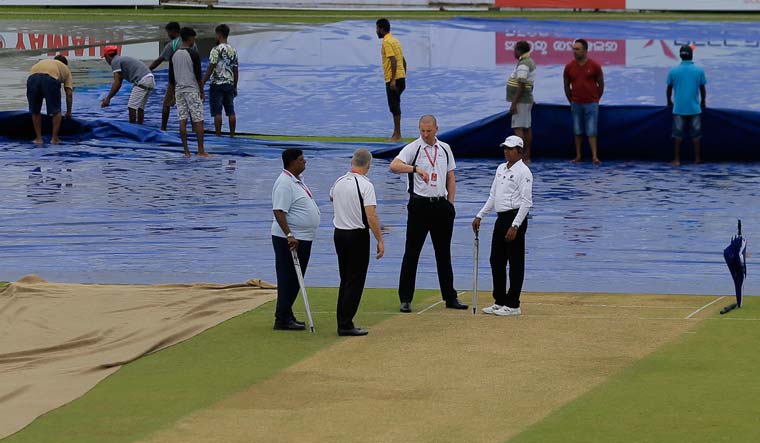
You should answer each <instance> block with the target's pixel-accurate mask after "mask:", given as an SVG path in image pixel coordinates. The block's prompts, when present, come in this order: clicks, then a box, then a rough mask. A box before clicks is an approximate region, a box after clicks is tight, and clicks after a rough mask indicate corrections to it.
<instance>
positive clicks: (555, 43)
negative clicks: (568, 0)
mask: <svg viewBox="0 0 760 443" xmlns="http://www.w3.org/2000/svg"><path fill="white" fill-rule="evenodd" d="M520 40H525V41H527V42H528V43H530V47H531V58H532V59H533V61H534V62H535V63H536V64H537V65H564V64H566V63H568V62H569V61H570V60H572V59H573V42H574V39H568V38H560V37H551V36H549V35H546V34H542V33H535V34H531V35H523V34H518V33H515V32H509V31H508V32H503V33H497V34H496V64H498V65H504V64H511V63H515V62H516V60H515V56H514V49H515V44H516V43H517V42H518V41H520ZM588 52H589V57H591V58H593V59H594V60H596V61H597V62H599V63H600V64H602V65H625V40H619V39H599V40H588Z"/></svg>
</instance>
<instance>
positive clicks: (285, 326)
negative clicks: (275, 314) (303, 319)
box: [272, 320, 306, 331]
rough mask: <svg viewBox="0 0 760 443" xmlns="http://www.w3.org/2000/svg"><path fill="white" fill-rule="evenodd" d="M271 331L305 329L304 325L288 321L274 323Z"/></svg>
mask: <svg viewBox="0 0 760 443" xmlns="http://www.w3.org/2000/svg"><path fill="white" fill-rule="evenodd" d="M272 329H275V330H277V331H303V330H304V329H306V325H304V324H303V323H300V322H297V321H295V320H289V321H278V320H275V321H274V327H273V328H272Z"/></svg>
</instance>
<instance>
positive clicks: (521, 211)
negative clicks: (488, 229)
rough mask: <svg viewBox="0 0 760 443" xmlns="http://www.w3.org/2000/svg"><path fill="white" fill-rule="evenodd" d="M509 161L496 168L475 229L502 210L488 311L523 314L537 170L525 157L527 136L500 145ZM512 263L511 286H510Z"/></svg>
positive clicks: (495, 233) (493, 240)
mask: <svg viewBox="0 0 760 443" xmlns="http://www.w3.org/2000/svg"><path fill="white" fill-rule="evenodd" d="M500 146H501V147H502V148H504V157H505V158H506V160H507V162H506V163H502V164H500V165H499V167H498V168H497V169H496V176H495V177H494V180H493V184H492V185H491V192H490V194H489V196H488V201H486V204H485V205H483V208H482V209H481V210H480V212H478V215H477V216H475V219H473V220H472V230H473V231H474V232H475V233H477V232H478V231H479V230H480V221H481V220H482V219H483V217H485V216H486V215H487V214H488V213H489V212H491V210H495V211H496V213H497V214H498V217H497V219H496V224H495V225H494V229H493V236H492V237H491V257H490V262H491V275H492V277H493V298H494V304H493V305H492V306H489V307H487V308H485V309H483V312H484V313H486V314H496V315H501V316H512V315H520V314H521V313H522V311H521V310H520V292H521V291H522V285H523V280H524V278H525V233H526V231H527V230H528V218H527V217H528V211H529V210H530V208H531V206H533V174H532V173H531V172H530V169H529V168H528V166H527V165H526V164H525V163H524V162H523V161H522V155H523V140H522V139H521V138H520V137H518V136H516V135H512V136H509V137H507V139H506V140H504V143H502V144H501V145H500ZM507 265H509V289H507Z"/></svg>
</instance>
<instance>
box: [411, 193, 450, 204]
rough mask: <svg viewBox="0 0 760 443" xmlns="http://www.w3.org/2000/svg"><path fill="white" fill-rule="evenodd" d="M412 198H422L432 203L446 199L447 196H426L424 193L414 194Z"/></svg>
mask: <svg viewBox="0 0 760 443" xmlns="http://www.w3.org/2000/svg"><path fill="white" fill-rule="evenodd" d="M412 200H422V201H426V202H430V203H436V202H439V201H443V200H446V197H444V196H442V195H441V196H437V197H424V196H422V195H417V194H412Z"/></svg>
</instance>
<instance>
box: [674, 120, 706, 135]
mask: <svg viewBox="0 0 760 443" xmlns="http://www.w3.org/2000/svg"><path fill="white" fill-rule="evenodd" d="M687 129H688V130H689V136H690V137H691V138H700V137H702V115H701V114H695V115H678V114H673V138H677V139H679V140H683V138H684V136H685V135H686V130H687Z"/></svg>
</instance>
